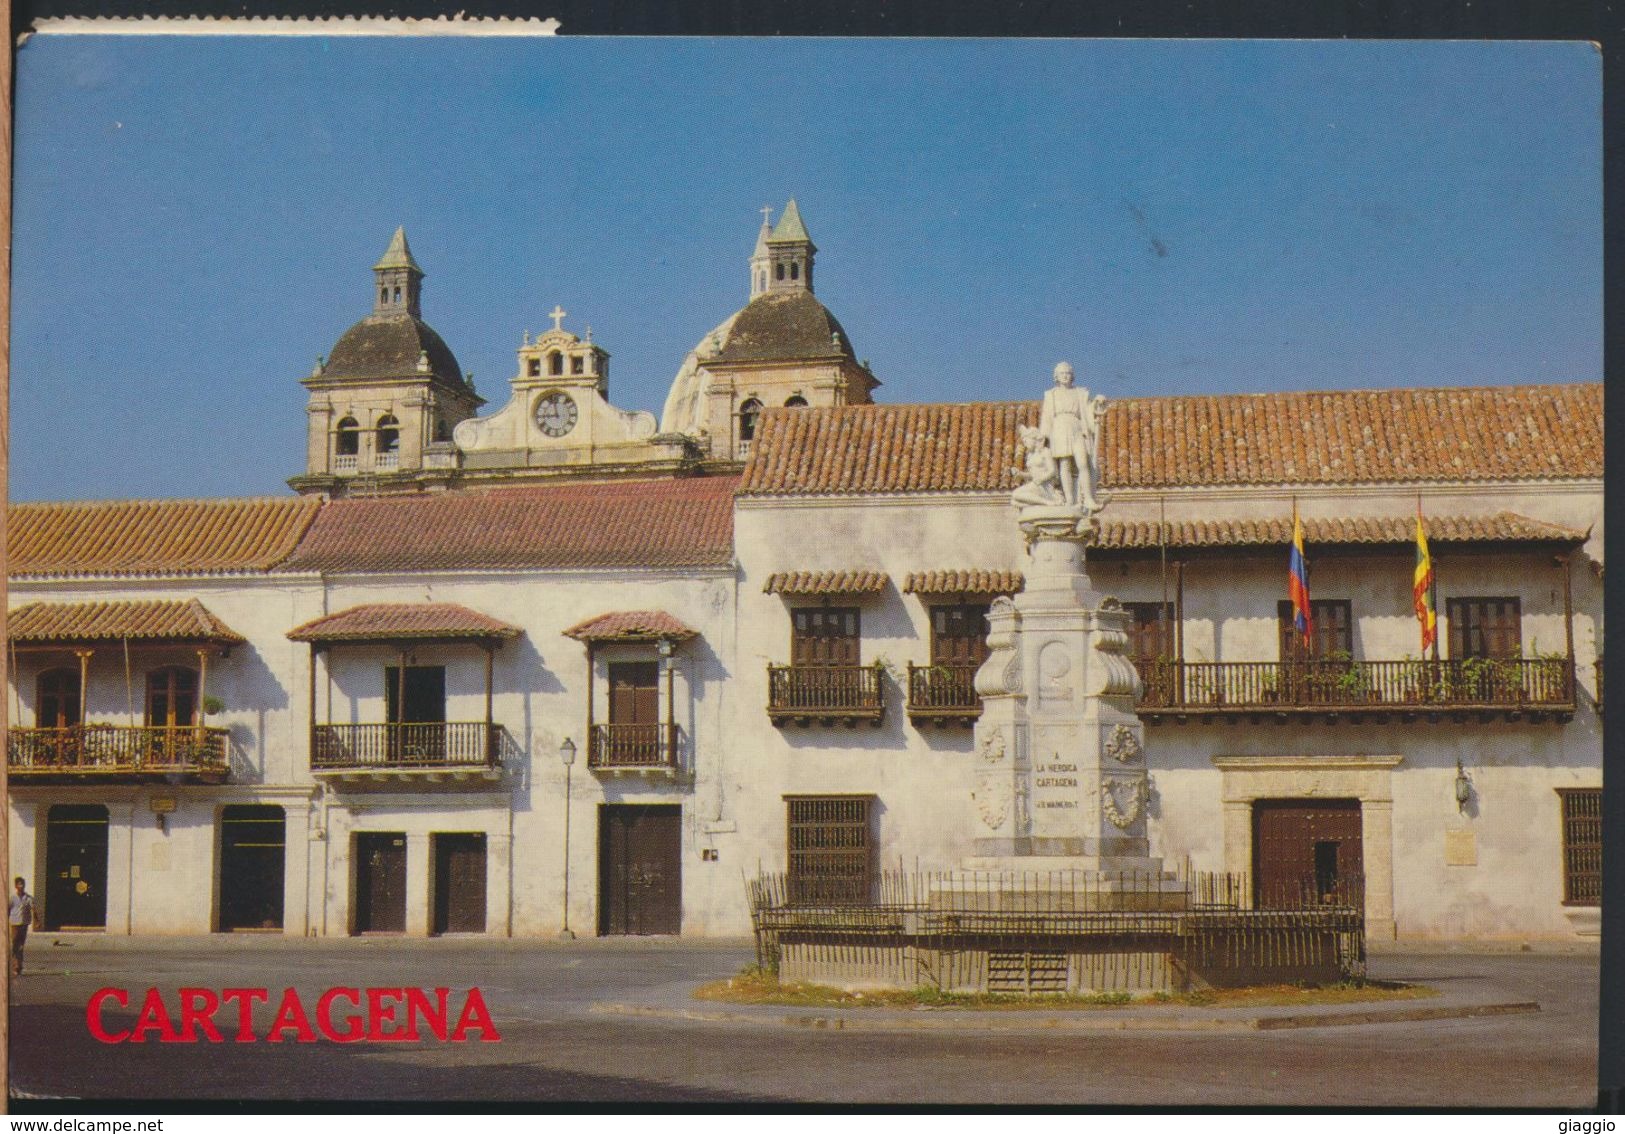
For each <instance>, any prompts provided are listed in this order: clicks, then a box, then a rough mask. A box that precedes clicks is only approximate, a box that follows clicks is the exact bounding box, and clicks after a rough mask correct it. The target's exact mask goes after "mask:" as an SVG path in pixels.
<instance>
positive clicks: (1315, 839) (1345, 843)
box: [1253, 799, 1365, 909]
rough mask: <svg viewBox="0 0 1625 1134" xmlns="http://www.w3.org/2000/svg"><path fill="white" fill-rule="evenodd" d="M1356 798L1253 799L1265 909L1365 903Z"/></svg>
mask: <svg viewBox="0 0 1625 1134" xmlns="http://www.w3.org/2000/svg"><path fill="white" fill-rule="evenodd" d="M1364 869H1365V864H1364V854H1363V850H1362V846H1361V839H1360V801H1359V800H1357V799H1260V800H1256V801H1255V802H1254V803H1253V894H1254V901H1255V904H1256V905H1257V906H1258V907H1259V908H1261V909H1268V908H1298V907H1301V906H1307V905H1317V904H1323V903H1326V902H1332V901H1341V902H1354V903H1356V904H1363V890H1362V888H1361V887H1362V885H1363V880H1364V879H1363V875H1364Z"/></svg>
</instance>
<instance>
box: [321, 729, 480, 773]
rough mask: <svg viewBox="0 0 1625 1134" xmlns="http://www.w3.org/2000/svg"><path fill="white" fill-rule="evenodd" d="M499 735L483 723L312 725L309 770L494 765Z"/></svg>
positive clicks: (440, 767)
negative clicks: (313, 726)
mask: <svg viewBox="0 0 1625 1134" xmlns="http://www.w3.org/2000/svg"><path fill="white" fill-rule="evenodd" d="M499 733H500V730H499V729H498V727H497V726H496V725H488V724H486V723H485V722H484V721H449V722H445V723H426V724H336V725H335V724H329V725H317V726H316V727H315V728H313V729H311V730H310V767H311V770H312V771H318V772H319V771H339V770H345V769H353V770H368V769H375V770H379V771H386V770H391V769H401V768H420V769H424V770H428V771H433V770H437V769H443V768H484V767H495V766H496V765H497V763H498V750H497V737H498V735H499Z"/></svg>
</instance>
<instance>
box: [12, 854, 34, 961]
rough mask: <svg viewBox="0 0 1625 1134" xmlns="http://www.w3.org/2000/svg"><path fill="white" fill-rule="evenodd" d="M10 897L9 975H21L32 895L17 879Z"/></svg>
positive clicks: (31, 919) (32, 916)
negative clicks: (14, 890)
mask: <svg viewBox="0 0 1625 1134" xmlns="http://www.w3.org/2000/svg"><path fill="white" fill-rule="evenodd" d="M13 885H14V886H15V887H16V893H14V894H12V895H11V975H12V976H22V975H23V946H24V945H25V944H27V943H28V927H29V926H30V925H32V924H34V895H32V894H30V893H29V892H28V884H27V882H25V881H24V880H23V879H22V878H18V879H17V880H16V881H15V882H14V883H13Z"/></svg>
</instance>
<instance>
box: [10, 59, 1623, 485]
mask: <svg viewBox="0 0 1625 1134" xmlns="http://www.w3.org/2000/svg"><path fill="white" fill-rule="evenodd" d="M17 82H18V86H17V112H16V155H17V170H16V189H15V193H16V196H15V217H14V223H15V247H14V254H13V273H14V277H13V278H14V288H15V305H14V308H13V320H14V321H13V335H14V338H13V345H12V391H11V397H12V401H11V405H12V419H11V420H12V432H11V439H10V440H11V448H10V457H11V469H10V482H11V495H12V498H13V499H18V500H38V499H72V498H113V497H129V496H215V495H247V494H253V495H259V494H278V493H282V492H285V491H286V488H285V486H284V484H283V482H284V480H285V479H286V478H287V477H288V476H290V475H292V474H294V473H297V472H299V471H301V470H302V468H303V464H304V457H303V454H304V429H305V415H304V400H305V391H304V389H303V387H301V386H300V385H299V384H298V379H299V378H300V377H302V376H303V375H305V374H308V373H309V371H310V368H311V365H312V363H313V362H314V361H315V358H316V356H317V355H318V354H325V353H326V352H327V351H328V350H329V348H330V347H331V346H332V344H333V342H334V341H335V340H336V339H337V338H338V336H339V335H340V334H341V333H342V332H343V331H344V329H345V328H346V327H347V326H349V325H350V324H351V323H353V322H355V321H356V320H357V319H359V318H361V317H362V316H363V315H365V314H366V313H367V312H368V310H370V299H371V292H370V283H371V273H370V272H369V270H368V269H369V268H370V266H371V264H372V263H373V262H374V261H375V260H376V259H377V258H378V255H379V254H380V253H381V252H382V251H383V248H384V246H385V244H387V242H388V239H389V235H390V233H391V232H392V231H393V230H394V228H395V226H396V225H398V224H404V225H405V226H406V228H407V232H408V234H409V236H410V238H411V242H412V248H413V251H414V253H415V254H416V256H417V259H418V261H419V262H420V263H421V264H422V265H423V267H424V269H425V270H426V271H427V273H428V277H427V279H426V281H425V285H424V316H425V319H426V320H427V321H428V322H429V323H430V324H431V325H433V326H434V327H435V328H436V329H437V330H438V331H439V332H440V333H441V335H442V336H443V337H444V338H445V339H446V341H447V342H448V343H449V344H450V346H451V347H452V350H453V351H454V352H455V353H456V355H457V357H458V359H459V361H460V362H461V364H462V366H463V369H465V370H470V371H473V373H474V375H475V381H476V384H477V386H478V388H479V390H480V392H481V393H482V394H483V395H485V397H486V398H488V399H489V400H490V401H491V402H492V403H493V404H492V405H491V406H490V407H488V411H489V410H490V409H494V408H496V406H498V405H500V404H501V402H502V401H504V400H505V395H506V391H507V381H508V379H509V378H510V377H512V376H513V374H514V371H515V369H516V363H515V356H514V351H515V349H516V348H517V347H518V345H519V340H520V335H521V333H522V332H523V331H525V330H526V329H527V328H528V329H531V330H538V329H541V328H543V327H545V326H547V325H548V320H547V319H546V317H545V315H544V312H547V311H549V310H551V309H552V308H553V306H554V305H555V304H562V305H563V306H564V307H565V308H566V309H567V310H568V311H569V313H570V315H569V318H568V319H567V320H566V324H565V325H566V327H568V328H570V329H573V330H577V331H579V330H580V329H581V328H582V325H583V324H586V323H590V324H591V325H592V327H593V332H594V338H595V339H596V340H597V341H598V342H599V343H601V344H602V345H603V346H604V347H605V348H606V349H608V350H609V351H610V352H611V354H612V356H613V360H612V362H611V390H610V394H611V399H612V400H613V401H614V402H615V403H616V404H618V405H621V406H623V407H626V408H644V409H650V410H654V411H656V412H658V411H659V409H660V406H661V403H662V401H663V399H664V397H665V392H666V389H667V387H668V386H669V384H670V382H671V379H672V377H673V376H674V375H675V373H676V371H677V367H678V365H679V364H680V363H681V361H682V358H683V355H684V353H685V352H686V351H687V350H688V349H689V348H691V347H692V346H693V345H694V344H695V343H696V342H698V341H699V340H700V338H701V336H702V335H704V334H705V333H706V332H707V331H708V330H709V329H710V328H711V327H713V326H714V325H716V324H717V323H719V322H721V321H722V320H723V319H724V318H725V317H727V316H728V315H729V314H730V313H732V312H733V311H734V310H735V309H737V308H738V307H740V306H741V305H742V304H743V303H744V301H745V299H746V298H747V295H748V290H747V289H748V276H747V273H746V267H745V264H746V260H747V258H748V256H749V253H750V249H751V246H752V244H753V242H754V239H755V232H756V227H757V225H758V224H759V223H760V216H759V214H758V212H757V210H758V209H759V208H760V207H761V206H762V205H764V204H772V205H774V206H775V209H776V210H777V209H778V208H782V206H783V203H784V201H785V199H786V198H787V197H790V196H795V197H796V198H797V200H798V203H799V204H800V206H801V210H802V215H803V217H804V218H805V219H806V222H807V225H808V228H809V229H810V230H811V232H812V235H813V238H814V240H815V241H816V242H817V244H818V246H819V249H820V252H819V261H818V276H817V281H818V294H819V298H820V299H822V300H823V301H824V303H825V304H827V305H828V306H829V307H830V309H831V310H832V311H834V312H835V314H836V315H837V316H838V317H839V318H840V320H841V322H842V323H843V324H844V325H845V327H846V329H847V331H848V333H849V334H850V337H851V340H852V342H853V344H854V346H855V348H856V350H857V352H858V354H859V356H860V357H862V358H867V359H869V360H870V362H871V365H872V366H873V368H874V370H875V372H876V374H877V375H878V376H879V377H880V378H881V380H882V381H883V382H884V385H883V386H882V387H881V389H880V390H879V391H878V392H877V397H878V398H880V399H882V400H885V401H891V402H905V401H926V400H948V401H978V400H992V399H1001V398H1011V397H1036V396H1037V394H1038V393H1039V392H1040V391H1041V390H1042V389H1043V387H1044V385H1045V384H1046V383H1047V376H1048V373H1049V370H1050V368H1051V367H1052V366H1053V365H1054V363H1055V361H1056V359H1058V358H1068V359H1070V360H1071V361H1072V362H1073V363H1074V364H1075V365H1076V366H1077V367H1078V370H1079V373H1080V375H1081V376H1082V378H1083V380H1084V381H1086V382H1088V383H1089V385H1091V387H1093V388H1095V389H1096V390H1098V391H1100V392H1103V393H1105V394H1106V395H1107V396H1130V395H1147V394H1161V393H1179V392H1207V391H1213V392H1219V391H1264V390H1281V389H1316V388H1353V387H1379V386H1405V385H1461V384H1479V383H1511V382H1555V381H1570V380H1586V381H1595V380H1600V378H1601V374H1602V178H1601V110H1600V97H1601V86H1600V82H1601V67H1600V59H1599V56H1598V55H1597V53H1596V52H1595V51H1594V50H1593V49H1592V48H1591V47H1589V46H1586V45H1582V44H1564V43H1487V44H1474V43H1414V44H1405V43H1375V42H1365V43H1347V42H1323V43H1294V42H1254V43H1243V42H1214V41H1188V42H1177V41H1121V40H1118V41H1035V40H1018V41H863V40H838V39H821V40H569V39H558V40H553V41H548V40H510V39H491V40H482V39H439V40H437V39H419V40H404V41H402V40H383V39H358V38H339V39H321V38H266V37H254V38H244V39H226V38H220V39H212V38H195V37H184V38H166V37H151V38H133V37H66V36H59V37H48V36H47V37H35V38H33V39H32V40H30V41H29V42H28V43H27V44H26V45H25V46H24V48H23V49H22V51H21V53H20V55H19V62H18V80H17ZM775 215H776V212H775Z"/></svg>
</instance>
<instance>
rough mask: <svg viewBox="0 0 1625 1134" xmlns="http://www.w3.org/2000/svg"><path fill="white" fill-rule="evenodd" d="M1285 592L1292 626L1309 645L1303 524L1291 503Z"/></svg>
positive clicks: (1307, 566) (1296, 508) (1306, 561)
mask: <svg viewBox="0 0 1625 1134" xmlns="http://www.w3.org/2000/svg"><path fill="white" fill-rule="evenodd" d="M1286 590H1287V594H1288V595H1289V596H1290V597H1291V599H1292V626H1293V629H1295V630H1296V631H1297V633H1298V639H1299V640H1300V641H1301V642H1302V643H1303V644H1304V646H1305V647H1307V646H1308V645H1309V632H1310V625H1309V561H1308V560H1307V559H1306V558H1304V554H1303V524H1302V522H1300V521H1299V519H1298V506H1297V504H1296V503H1294V504H1293V505H1292V553H1291V555H1290V556H1289V557H1288V559H1287V579H1286Z"/></svg>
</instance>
